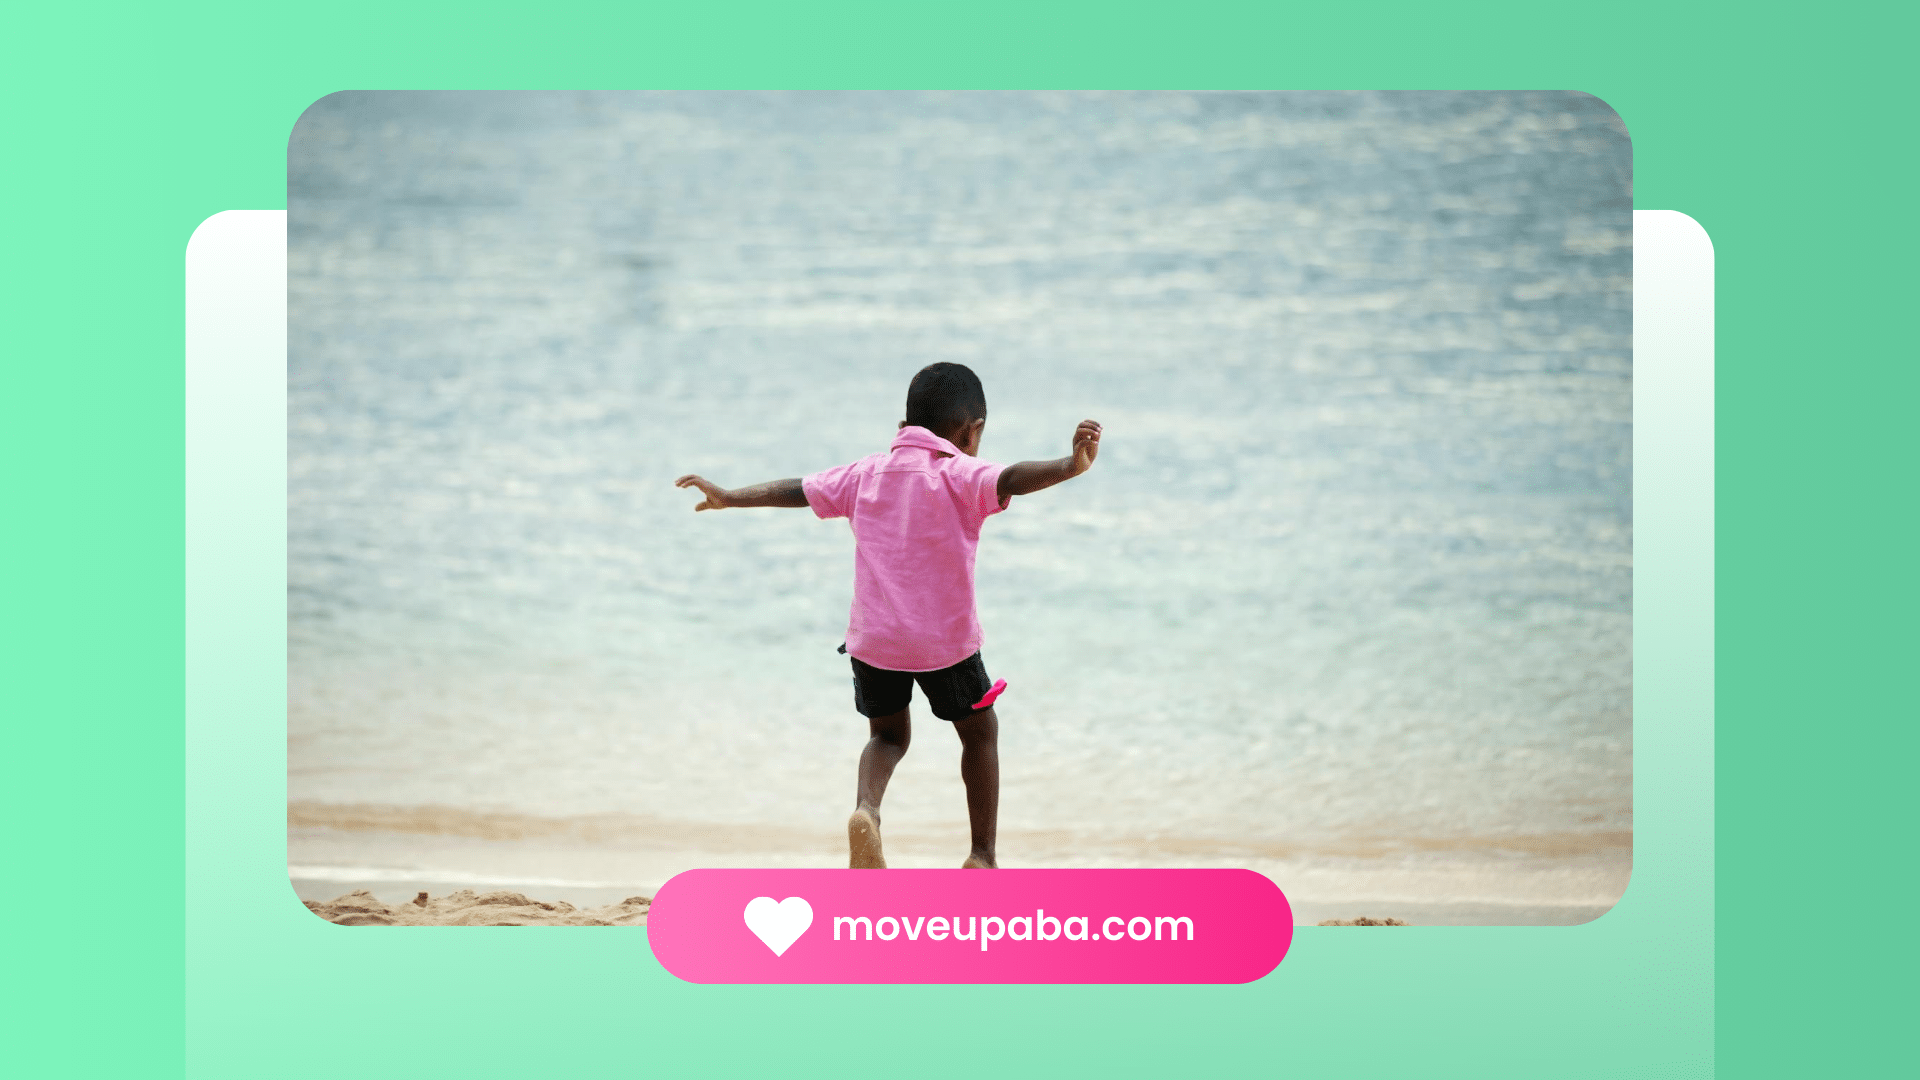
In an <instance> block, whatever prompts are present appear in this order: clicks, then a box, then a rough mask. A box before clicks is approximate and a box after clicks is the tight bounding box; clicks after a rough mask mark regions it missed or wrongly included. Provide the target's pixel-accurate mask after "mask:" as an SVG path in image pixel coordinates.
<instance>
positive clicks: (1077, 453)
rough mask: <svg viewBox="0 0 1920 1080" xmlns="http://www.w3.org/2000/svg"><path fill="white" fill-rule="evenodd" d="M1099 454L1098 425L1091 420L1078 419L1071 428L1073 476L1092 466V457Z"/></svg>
mask: <svg viewBox="0 0 1920 1080" xmlns="http://www.w3.org/2000/svg"><path fill="white" fill-rule="evenodd" d="M1099 455H1100V425H1099V424H1098V423H1096V422H1094V421H1092V420H1082V421H1080V426H1079V427H1077V428H1074V429H1073V474H1074V475H1075V476H1078V475H1080V474H1081V473H1083V472H1086V471H1087V470H1088V469H1091V468H1093V459H1094V458H1096V457H1098V456H1099Z"/></svg>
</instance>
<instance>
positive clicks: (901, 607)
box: [801, 427, 1006, 671]
mask: <svg viewBox="0 0 1920 1080" xmlns="http://www.w3.org/2000/svg"><path fill="white" fill-rule="evenodd" d="M1004 468H1006V466H1004V465H996V464H994V463H992V462H989V461H981V460H980V459H979V458H975V457H968V456H967V455H965V454H962V453H961V452H960V449H959V447H956V446H954V445H953V444H952V443H950V442H948V441H947V440H945V439H943V438H941V437H940V436H938V435H935V434H934V433H933V432H931V431H928V430H927V429H926V428H923V427H904V428H901V429H900V433H899V434H898V435H895V436H894V438H893V446H892V447H891V448H890V449H889V450H888V451H887V452H886V453H884V454H874V455H873V456H872V457H864V458H861V459H860V460H859V461H856V462H854V463H852V464H851V465H842V466H840V467H839V468H836V469H828V470H826V471H825V472H817V473H814V474H813V475H811V476H808V477H806V478H804V479H803V480H801V486H802V487H803V489H804V490H805V491H806V493H807V504H808V505H809V506H811V507H813V512H814V513H815V514H818V515H820V516H821V517H823V518H836V517H843V518H850V519H851V522H850V524H852V526H853V615H852V617H851V618H849V619H848V621H847V652H849V653H851V654H852V655H853V656H855V657H857V658H859V659H861V660H864V661H866V662H867V663H869V664H872V665H873V666H874V667H877V668H885V669H887V670H889V671H938V670H939V669H941V668H944V667H952V666H953V665H955V664H957V663H959V662H960V661H962V660H965V659H966V658H967V657H969V656H972V655H973V654H974V653H976V652H978V651H979V650H980V617H979V616H978V615H977V614H975V613H974V609H973V556H974V552H975V551H976V550H977V549H978V548H979V546H980V526H981V525H982V524H983V523H985V521H986V520H987V518H989V517H991V516H992V515H994V514H997V513H999V512H1000V511H1002V510H1004V509H1006V506H1005V505H1004V504H1002V503H1001V502H1000V499H999V494H998V488H999V485H1000V470H1002V469H1004Z"/></svg>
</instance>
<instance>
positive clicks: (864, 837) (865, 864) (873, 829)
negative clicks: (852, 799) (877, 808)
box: [847, 810, 887, 870]
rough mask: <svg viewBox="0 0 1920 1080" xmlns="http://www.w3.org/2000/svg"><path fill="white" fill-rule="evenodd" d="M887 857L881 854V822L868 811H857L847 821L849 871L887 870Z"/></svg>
mask: <svg viewBox="0 0 1920 1080" xmlns="http://www.w3.org/2000/svg"><path fill="white" fill-rule="evenodd" d="M886 868H887V857H886V856H885V855H882V854H881V853H880V821H879V819H878V818H876V817H874V816H873V814H872V813H871V812H869V811H866V810H855V811H854V812H853V816H852V817H850V818H848V819H847V869H849V870H885V869H886Z"/></svg>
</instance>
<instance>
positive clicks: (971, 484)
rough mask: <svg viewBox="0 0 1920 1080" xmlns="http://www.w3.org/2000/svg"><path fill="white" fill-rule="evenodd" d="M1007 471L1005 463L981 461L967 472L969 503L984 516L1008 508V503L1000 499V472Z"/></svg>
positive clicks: (976, 511) (990, 515) (986, 516)
mask: <svg viewBox="0 0 1920 1080" xmlns="http://www.w3.org/2000/svg"><path fill="white" fill-rule="evenodd" d="M1005 471H1007V467H1006V466H1005V465H1001V464H999V463H997V462H992V461H980V462H978V464H977V465H976V466H975V467H974V468H973V469H972V470H971V471H969V472H968V474H967V481H966V483H967V487H966V498H967V504H968V505H969V506H971V507H972V508H973V512H974V513H976V514H979V515H980V516H981V517H982V518H989V517H992V516H993V515H995V514H997V513H999V512H1000V511H1002V510H1005V509H1006V508H1007V504H1006V503H1003V502H1001V501H1000V474H1001V473H1003V472H1005ZM1009 501H1011V500H1009Z"/></svg>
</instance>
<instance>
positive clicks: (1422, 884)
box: [287, 803, 1632, 926]
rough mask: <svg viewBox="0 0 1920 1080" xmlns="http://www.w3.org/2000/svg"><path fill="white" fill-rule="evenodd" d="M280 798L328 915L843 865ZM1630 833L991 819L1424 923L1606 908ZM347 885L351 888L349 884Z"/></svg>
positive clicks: (825, 850)
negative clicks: (1479, 834) (1099, 829)
mask: <svg viewBox="0 0 1920 1080" xmlns="http://www.w3.org/2000/svg"><path fill="white" fill-rule="evenodd" d="M289 809H290V813H289V818H288V832H287V852H288V873H289V876H290V878H291V879H292V883H293V886H294V890H295V892H296V894H297V895H298V896H299V897H300V899H301V900H303V901H306V902H307V903H308V906H309V907H310V908H314V910H315V911H316V913H317V914H320V915H321V916H322V917H323V918H329V919H332V920H333V921H335V922H345V921H348V920H349V919H351V918H352V917H354V916H357V915H366V916H375V915H378V916H381V917H383V918H386V919H388V920H390V922H387V923H380V922H379V921H378V919H374V918H371V917H369V918H368V919H367V920H366V921H367V922H368V923H370V924H375V925H536V924H537V925H600V924H607V925H637V924H639V923H640V922H642V921H643V917H642V913H643V912H644V907H637V906H635V905H633V904H632V898H640V897H649V896H652V895H653V893H654V892H655V890H657V889H658V888H659V887H660V886H661V885H662V884H663V883H665V882H666V881H667V879H669V878H671V877H672V876H673V875H675V874H677V873H680V872H681V871H683V870H689V869H693V868H695V867H779V868H803V867H808V868H810V867H821V868H831V867H836V866H844V865H846V863H845V859H846V856H845V844H846V840H845V836H844V834H843V833H840V832H839V831H838V830H836V829H834V828H832V824H833V823H832V822H829V821H821V822H816V823H794V824H791V825H787V826H780V827H772V826H747V825H740V826H728V825H717V824H713V823H699V822H679V821H671V820H667V819H656V818H649V817H641V816H637V815H596V816H593V817H587V818H545V817H538V816H533V815H520V814H507V813H486V814H477V813H470V812H466V811H460V810H455V809H451V808H446V807H380V806H371V805H355V806H349V805H337V804H333V805H330V804H315V803H297V804H295V805H294V806H292V807H290V808H289ZM964 830H965V824H964V822H960V821H955V822H953V823H952V826H951V827H950V828H948V829H946V830H940V829H934V828H924V827H923V828H918V829H916V828H913V827H909V823H908V822H907V821H904V820H903V822H902V824H901V825H899V826H896V827H890V828H889V829H888V831H887V855H888V860H889V862H890V863H891V864H892V865H893V866H896V867H900V868H903V869H905V868H939V867H948V866H957V865H959V857H960V854H963V853H964V852H965V850H966V835H965V831H964ZM1630 844H1631V838H1630V837H1629V836H1626V835H1623V834H1608V833H1595V834H1590V835H1567V834H1522V835H1514V836H1505V837H1499V836H1495V837H1483V838H1477V839H1457V840H1452V841H1447V840H1442V839H1435V838H1429V839H1427V840H1424V841H1419V842H1414V841H1408V840H1401V841H1392V842H1389V841H1384V840H1381V841H1360V840H1348V841H1345V842H1340V843H1328V844H1322V845H1318V846H1306V845H1302V846H1298V847H1278V846H1273V845H1254V844H1246V845H1234V844H1230V843H1227V842H1224V841H1221V840H1218V839H1213V840H1208V839H1206V838H1194V837H1185V838H1183V837H1159V838H1142V839H1135V840H1121V839H1115V838H1111V837H1098V836H1090V835H1083V834H1069V833H1064V832H1044V831H1038V830H1032V831H1028V830H1003V831H1002V833H1001V853H1002V865H1004V866H1007V867H1009V868H1020V867H1048V868H1054V867H1058V868H1067V867H1073V868H1082V867H1093V868H1099V867H1141V866H1162V867H1171V866H1179V867H1245V868H1247V869H1251V870H1255V871H1258V872H1259V873H1262V874H1265V875H1266V876H1267V877H1269V878H1271V879H1272V880H1273V881H1274V882H1275V883H1276V884H1278V885H1279V886H1280V887H1281V889H1282V890H1283V891H1284V892H1285V893H1286V895H1287V898H1288V901H1289V902H1290V903H1291V904H1292V906H1293V914H1294V921H1295V923H1296V925H1300V926H1313V925H1318V924H1320V923H1322V922H1325V921H1328V920H1336V921H1352V920H1357V919H1361V918H1368V919H1375V920H1386V919H1398V920H1401V921H1402V922H1405V923H1409V924H1413V925H1423V926H1435V925H1495V926H1567V925H1577V924H1579V923H1584V922H1589V921H1591V920H1593V919H1595V918H1598V917H1600V916H1601V915H1603V914H1605V913H1606V911H1607V910H1608V909H1610V908H1611V907H1612V905H1613V903H1614V902H1615V900H1617V899H1618V897H1619V896H1620V895H1621V894H1622V893H1623V892H1624V891H1625V889H1626V884H1627V879H1628V877H1629V876H1630V874H1631V870H1632V858H1631V847H1630ZM423 892H424V893H427V894H428V895H429V902H428V904H427V905H425V907H424V909H422V907H421V906H420V905H415V904H414V903H413V901H414V900H415V899H416V898H417V897H418V895H419V894H420V893H423ZM359 893H364V894H365V895H364V897H362V898H360V899H353V897H354V896H355V894H359ZM510 898H512V899H510ZM530 898H531V899H530ZM376 904H377V905H379V906H378V907H377V908H376V907H375V906H374V905H376ZM315 905H319V907H315ZM543 905H545V906H543ZM323 908H324V910H322V909H323ZM361 908H364V909H366V910H364V911H361V910H358V909H361ZM1362 925H1365V924H1362Z"/></svg>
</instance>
